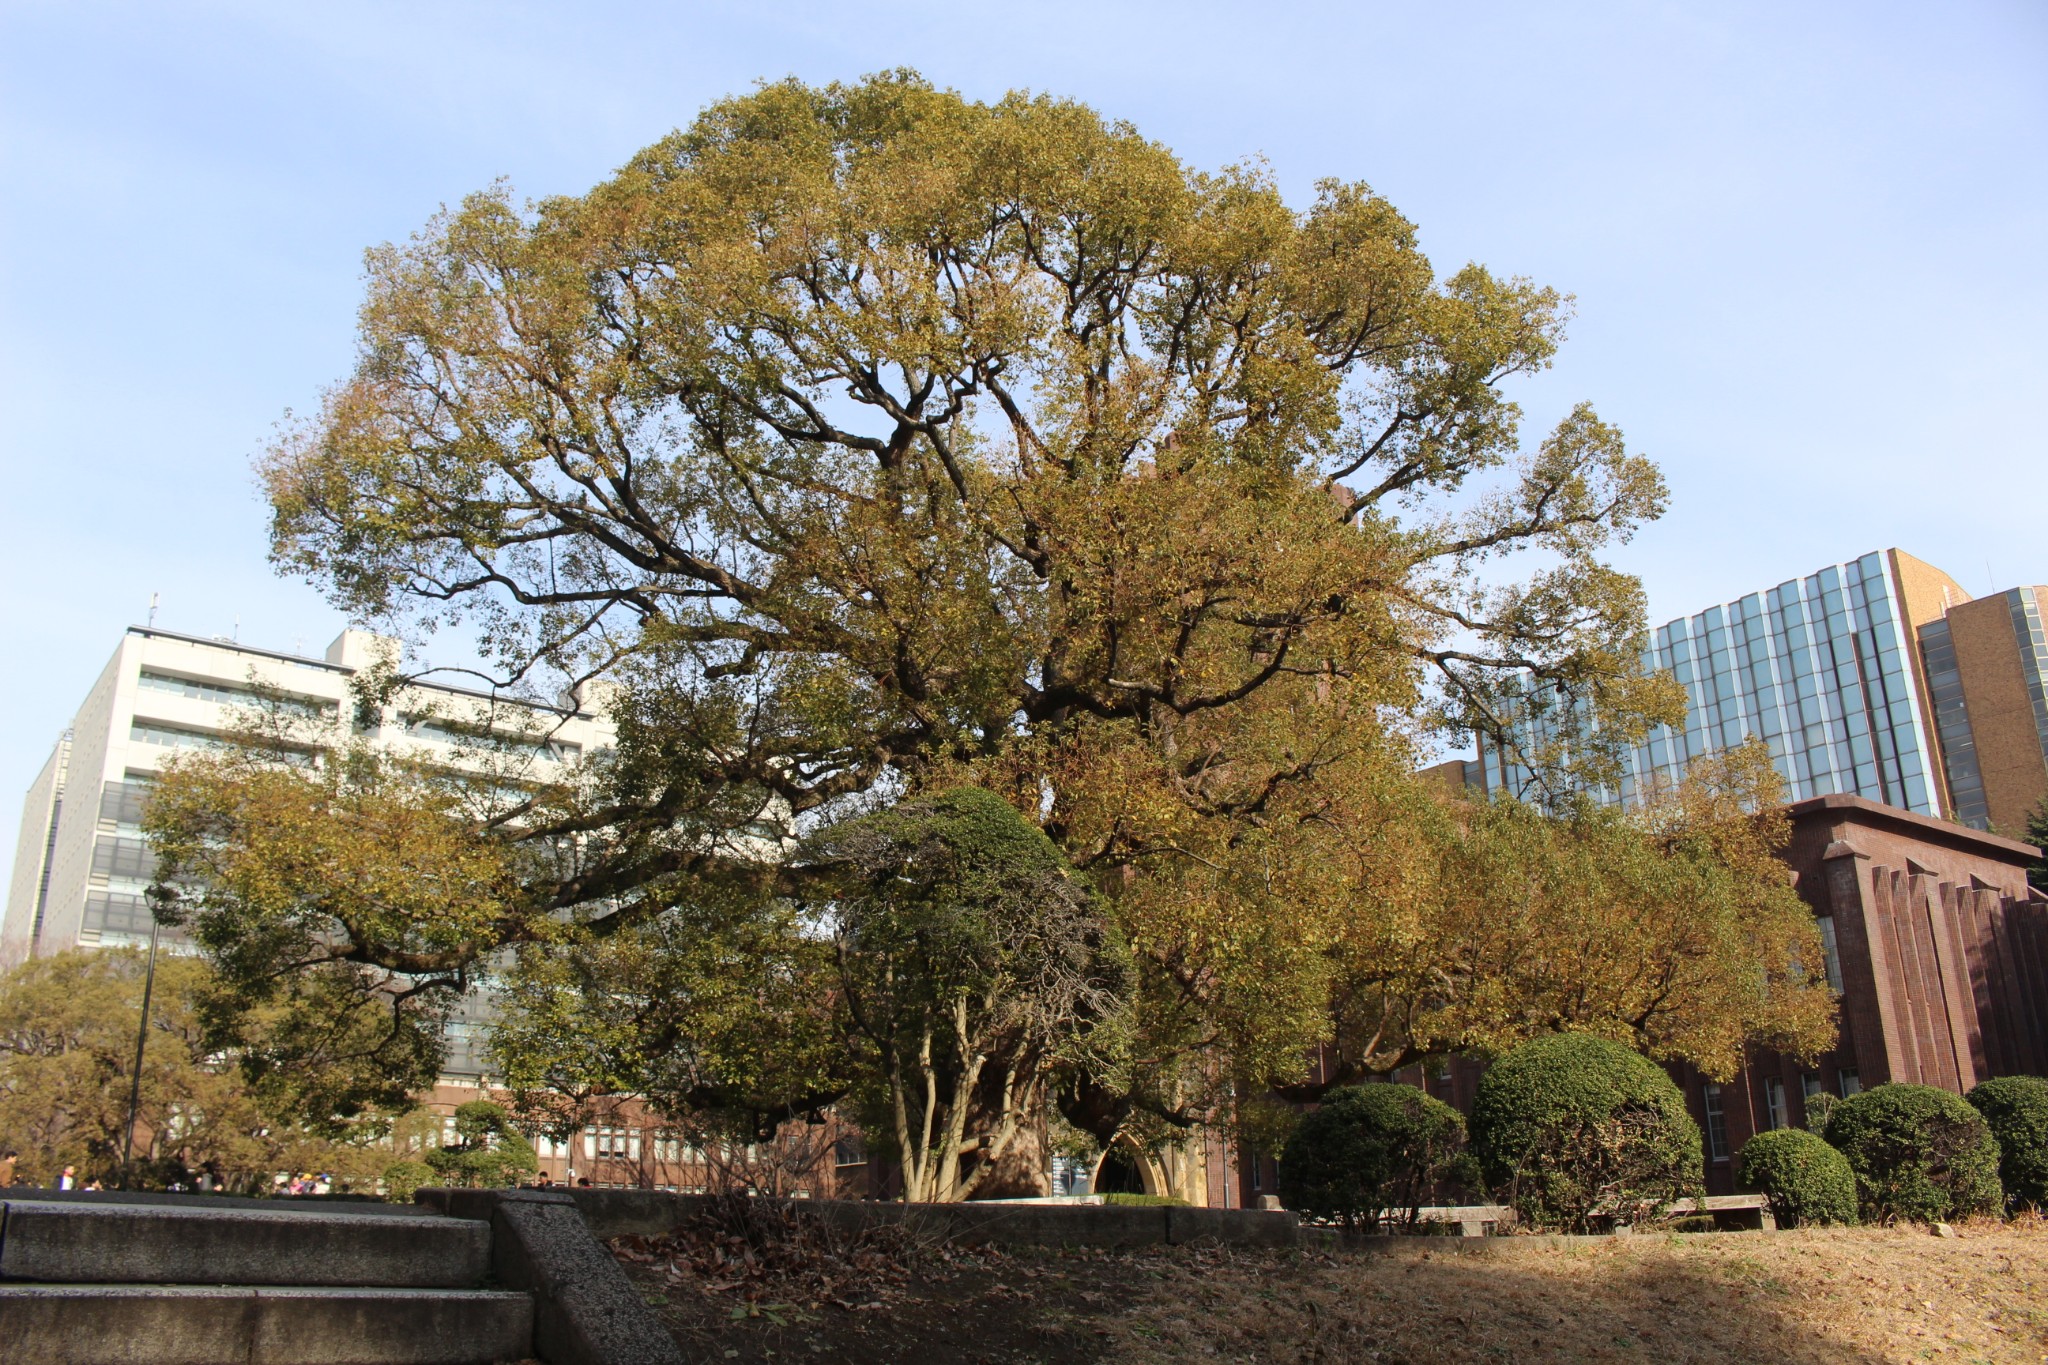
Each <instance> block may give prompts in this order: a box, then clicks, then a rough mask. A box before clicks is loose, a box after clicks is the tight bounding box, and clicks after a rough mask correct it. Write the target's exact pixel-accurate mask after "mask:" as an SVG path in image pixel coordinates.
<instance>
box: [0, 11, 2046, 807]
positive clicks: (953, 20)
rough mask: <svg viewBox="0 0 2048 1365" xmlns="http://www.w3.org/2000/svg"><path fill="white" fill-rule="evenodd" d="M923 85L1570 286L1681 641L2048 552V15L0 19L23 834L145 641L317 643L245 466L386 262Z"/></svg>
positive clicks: (1562, 393)
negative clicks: (1280, 189) (1371, 217)
mask: <svg viewBox="0 0 2048 1365" xmlns="http://www.w3.org/2000/svg"><path fill="white" fill-rule="evenodd" d="M893 66H914V67H916V68H918V69H920V70H922V71H923V72H924V73H925V74H926V75H927V76H928V77H930V78H932V79H933V80H935V81H937V82H939V83H941V84H944V85H950V86H953V87H955V88H957V89H959V90H961V91H963V92H965V93H967V94H969V95H971V96H975V97H982V98H992V97H995V96H998V95H1000V94H1002V93H1003V92H1004V91H1005V90H1008V89H1012V88H1018V87H1025V88H1031V89H1036V90H1045V91H1051V92H1054V93H1058V94H1063V95H1069V96H1074V97H1078V98H1081V99H1084V100H1087V101H1088V102H1090V103H1092V104H1094V105H1095V106H1096V107H1097V108H1099V109H1101V110H1103V111H1104V112H1106V113H1109V114H1112V115H1114V116H1117V117H1121V118H1126V119H1129V120H1131V121H1132V122H1134V123H1135V124H1137V126H1138V127H1139V128H1140V129H1141V130H1143V131H1144V132H1145V133H1146V134H1147V135H1148V136H1150V137H1153V138H1156V139H1158V140H1160V141H1162V142H1164V143H1166V144H1167V145H1169V146H1171V147H1173V148H1174V149H1175V150H1176V151H1177V152H1179V153H1180V154H1181V155H1182V156H1183V157H1184V158H1186V159H1187V160H1189V161H1191V162H1193V163H1195V164H1197V165H1201V166H1216V165H1221V164H1223V163H1226V162H1231V161H1236V160H1240V159H1243V158H1246V157H1250V156H1262V157H1264V158H1265V159H1266V160H1267V161H1268V162H1269V163H1270V165H1271V167H1272V169H1273V171H1274V173H1275V174H1276V175H1277V176H1278V178H1279V180H1280V183H1281V184H1282V185H1283V186H1284V187H1285V188H1286V189H1287V190H1288V192H1289V193H1290V194H1291V195H1293V196H1294V197H1296V198H1297V200H1305V199H1306V197H1307V195H1308V192H1309V187H1310V186H1311V185H1312V184H1313V182H1314V181H1315V180H1317V179H1318V178H1321V177H1324V176H1337V177H1341V178H1345V179H1362V180H1366V181H1368V182H1370V183H1371V184H1372V185H1373V186H1374V187H1375V188H1376V189H1378V190H1379V191H1380V192H1382V193H1383V194H1385V195H1387V196H1388V197H1389V198H1390V199H1392V200H1393V202H1394V203H1395V204H1397V205H1398V206H1399V207H1400V208H1401V209H1402V210H1403V211H1404V212H1405V213H1407V214H1408V215H1409V216H1410V217H1411V218H1413V219H1415V220H1416V221H1417V222H1418V223H1419V225H1420V227H1421V231H1422V237H1423V243H1424V246H1425V249H1426V250H1428V251H1429V253H1430V254H1431V256H1432V257H1433V258H1434V259H1435V260H1436V262H1437V264H1438V266H1439V268H1440V269H1444V270H1449V269H1452V268H1455V267H1456V266H1457V265H1459V264H1461V263H1463V262H1464V261H1467V260H1478V261H1482V262H1484V263H1486V264H1487V265H1488V266H1490V267H1492V268H1493V269H1495V270H1496V271H1500V272H1503V273H1509V274H1522V275H1528V276H1531V277H1533V278H1535V279H1537V280H1539V281H1542V282H1544V283H1547V284H1551V285H1555V286H1557V287H1558V288H1561V289H1564V290H1567V291H1569V292H1571V293H1573V294H1575V295H1576V296H1577V299H1578V305H1577V314H1578V315H1577V320H1576V322H1575V323H1574V325H1573V327H1572V335H1571V340H1570V342H1569V343H1568V345H1567V346H1566V349H1565V351H1564V354H1563V356H1562V358H1561V360H1560V362H1559V363H1558V365H1557V367H1556V368H1555V369H1554V370H1553V371H1552V372H1551V373H1550V374H1548V375H1546V376H1544V377H1542V378H1541V379H1540V380H1539V381H1537V382H1536V383H1534V384H1531V385H1528V386H1525V387H1524V388H1523V390H1522V391H1521V392H1520V393H1519V394H1518V396H1519V397H1520V398H1521V399H1522V400H1523V402H1524V403H1525V405H1526V407H1527V409H1528V412H1529V418H1530V425H1531V428H1532V430H1540V429H1541V428H1543V427H1545V426H1547V425H1548V424H1549V422H1550V421H1554V420H1555V418H1556V417H1557V416H1559V415H1561V414H1562V413H1563V412H1564V411H1565V410H1567V409H1568V408H1569V407H1570V405H1571V404H1572V403H1573V402H1575V401H1577V400H1579V399H1591V400H1592V401H1593V402H1594V403H1595V404H1596V405H1597V406H1598V408H1599V410H1600V412H1601V414H1602V415H1603V416H1604V417H1606V418H1607V419H1608V420H1610V421H1613V422H1615V423H1617V424H1618V425H1620V426H1621V427H1622V428H1623V429H1624V430H1625V431H1626V432H1627V434H1628V436H1629V439H1630V443H1631V444H1632V445H1633V446H1635V447H1637V448H1639V449H1641V450H1644V451H1646V452H1648V453H1649V454H1651V455H1653V456H1655V457H1657V458H1658V459H1659V460H1660V461H1661V462H1662V464H1663V466H1664V469H1665V473H1666V476H1667V477H1668V479H1669V480H1670V483H1671V486H1672V490H1673V495H1674V502H1673V508H1672V511H1671V513H1670V515H1669V516H1668V517H1666V518H1665V520H1664V521H1662V522H1660V523H1658V524H1657V525H1655V526H1653V527H1651V528H1650V529H1649V530H1647V531H1646V532H1644V533H1643V534H1642V535H1641V536H1640V537H1639V538H1638V540H1637V541H1636V542H1635V543H1634V544H1633V545H1631V546H1629V547H1627V548H1626V549H1625V550H1624V551H1623V552H1622V553H1621V554H1620V555H1619V560H1620V562H1621V563H1622V564H1623V565H1624V566H1625V567H1627V568H1629V569H1630V570H1632V571H1634V572H1637V573H1640V574H1642V575H1643V577H1644V579H1645V582H1646V584H1647V586H1648V589H1649V595H1650V600H1651V607H1652V613H1653V616H1654V618H1655V619H1659V620H1661V619H1664V618H1667V617H1670V616H1673V615H1677V614H1679V613H1682V612H1686V611H1691V610H1696V609H1698V608H1700V607H1702V606H1705V605H1707V604H1709V603H1712V602H1717V601H1721V600H1724V599H1725V598H1728V597H1732V596H1735V595H1737V594H1739V593H1742V592H1746V591H1750V590H1752V589H1756V588H1760V587H1764V586H1768V585H1770V584H1773V583H1777V582H1779V581H1782V580H1783V579H1786V578H1788V577H1791V576H1794V575H1796V574H1801V573H1805V572H1809V571H1811V570H1812V569H1814V568H1816V567H1818V566H1820V565H1821V564H1823V563H1829V562H1834V561H1837V560H1841V559H1846V558H1849V557H1852V556H1854V555H1857V554H1861V553H1863V552H1865V551H1868V550H1871V549H1874V548H1878V547H1881V546H1886V545H1892V544H1897V545H1900V546H1903V547H1904V548H1906V549H1908V550H1910V551H1911V552H1913V553H1915V554H1918V555H1920V556H1921V557H1922V558H1925V559H1928V560H1931V561H1932V562H1934V563H1936V564H1939V565H1941V566H1943V567H1945V568H1947V569H1948V570H1949V571H1950V572H1951V573H1953V574H1955V575H1956V576H1957V577H1958V578H1959V579H1961V581H1962V582H1963V583H1964V585H1965V586H1966V587H1968V588H1969V589H1970V590H1971V591H1973V592H1982V591H1985V590H1987V589H1988V588H1990V587H1993V586H1997V587H2000V588H2003V587H2006V586H2010V585H2011V584H2013V583H2016V582H2021V581H2026V582H2036V581H2042V580H2048V535H2044V534H2043V528H2044V525H2048V438H2044V436H2043V434H2042V427H2041V425H2040V422H2039V413H2038V409H2039V408H2040V406H2041V398H2042V395H2043V392H2044V387H2043V375H2044V374H2048V326H2044V325H2043V320H2044V318H2048V252H2044V246H2048V153H2044V145H2043V144H2044V136H2048V5H2044V4H2042V3H2040V0H2011V2H2010V3H1967V2H1952V3H1945V4H1941V5H1926V4H1919V5H1907V4H1883V3H1857V4H1834V3H1801V4H1784V3H1775V4H1742V3H1732V2H1730V0H1717V2H1716V3H1705V2H1702V3H1695V4H1669V3H1654V2H1652V0H1643V2H1642V3H1634V4H1606V5H1603V4H1577V5H1573V4H1547V5H1528V4H1456V3H1440V4H1430V5H1417V4H1413V3H1408V4H1388V3H1353V4H1293V5H1285V4H1282V5H1272V6H1269V7H1267V8H1265V9H1254V8H1252V7H1249V6H1242V5H1236V6H1226V5H1206V4H1200V3H1187V2H1186V0H1183V3H1177V4H1137V3H1117V2H1116V0H1094V3H1085V4H1068V3H1039V4H1034V5H1004V6H982V5H975V4H971V3H953V4H924V3H885V2H875V3H869V4H865V5H857V6H856V5H840V6H827V5H817V4H810V3H783V4H773V5H769V4H694V5H692V4H671V5H652V4H626V3H601V2H588V0H587V2H586V3H583V4H580V5H574V6H568V5H554V6H542V5H525V4H517V3H496V4H487V5H486V4H439V3H427V2H426V0H414V2H413V3H410V4H404V5H396V4H393V5H384V4H370V3H364V4H355V5H347V6H342V5H325V4H318V3H307V2H305V0H300V2H298V3H292V4H277V3H269V4H261V5H258V4H202V3H184V4H177V5H167V4H162V3H157V4H137V5H117V4H96V3H91V2H90V0H68V2H66V3H50V4H40V3H27V2H26V0H5V3H0V186H4V191H0V405H4V407H0V411H4V420H0V465H4V480H0V489H4V490H5V494H6V499H7V503H8V516H7V518H6V528H7V535H8V538H9V544H8V551H9V553H8V556H7V560H6V565H7V572H6V573H5V574H4V576H0V639H4V640H6V641H7V642H8V647H9V648H10V650H11V651H12V652H13V654H14V657H15V658H16V659H17V660H20V661H23V663H22V664H20V665H17V667H15V668H13V669H10V670H8V671H7V672H6V674H5V675H4V676H5V683H4V687H5V693H4V696H5V701H6V707H5V712H4V713H5V714H6V716H7V718H8V724H7V726H6V728H5V731H4V734H0V830H4V831H5V833H6V835H7V838H6V841H5V844H4V845H0V846H11V843H12V833H13V830H14V827H15V821H16V819H17V818H18V817H17V812H18V803H19V800H20V793H21V791H22V790H23V789H24V788H25V787H26V786H27V784H28V782H29V780H30V779H31V777H32V776H33V775H34V772H35V769H36V768H37V766H38V765H39V764H40V762H41V759H42V757H43V755H44V754H45V753H46V752H47V750H48V746H49V745H50V743H51V742H52V741H53V740H54V738H55V736H56V734H57V732H58V731H59V730H60V729H61V728H62V727H63V725H64V724H65V722H66V721H67V720H68V719H69V717H70V715H71V713H72V711H73V710H74V709H75V708H76V706H77V704H78V702H79V701H80V700H81V699H82V698H83V696H84V693H85V690H86V687H87V686H88V685H89V683H90V682H91V680H92V678H93V677H94V676H95V674H96V673H97V672H98V670H99V668H100V667H101V665H102V664H103V663H104V662H105V660H106V658H107V656H108V655H109V654H110V653H111V652H112V650H113V648H114V644H115V641H116V639H117V637H118V634H119V632H120V630H121V628H122V627H123V626H126V625H128V624H130V623H131V622H137V621H139V620H140V619H141V618H142V616H143V615H144V613H145V611H146V610H147V606H148V602H149V598H150V594H151V593H152V592H155V593H158V594H161V597H162V608H161V612H160V614H159V617H158V620H159V623H160V624H162V625H163V626H166V627H168V628H171V629H176V630H184V631H189V632H193V633H197V634H206V635H214V634H228V633H230V632H231V631H235V630H239V633H240V638H241V639H242V640H244V641H246V642H249V643H254V644H259V645H264V646H268V647H272V648H282V649H292V648H294V647H301V646H302V647H303V648H305V649H307V650H309V651H317V650H318V649H319V648H321V647H322V646H323V645H324V644H325V643H326V641H327V640H328V639H329V638H330V637H331V636H332V635H333V634H334V632H335V631H336V630H338V629H339V628H340V626H341V625H342V624H343V623H342V622H341V620H340V619H339V618H338V617H337V616H336V615H335V614H334V613H333V612H332V611H331V610H330V609H329V608H328V607H327V606H326V605H325V604H324V603H323V602H322V601H321V600H320V598H319V596H318V594H317V593H316V592H314V590H313V589H311V588H309V587H307V586H305V585H303V584H299V583H294V582H287V581H284V580H280V579H278V578H276V577H274V576H273V575H272V574H271V572H270V571H269V568H268V566H267V564H266V563H265V559H264V535H263V513H262V507H261V505H260V503H259V501H258V499H257V496H256V493H255V489H254V486H253V483H252V480H251V477H250V474H249V460H250V457H251V456H252V455H253V454H255V453H256V452H257V451H258V450H259V449H260V448H261V447H262V445H263V444H264V442H265V440H266V438H267V436H268V434H269V432H270V430H271V428H272V427H273V425H274V424H275V423H276V422H277V421H278V420H279V419H280V418H281V417H282V415H283V414H284V411H285V410H286V409H287V408H293V407H296V408H298V409H300V410H305V409H307V408H310V407H311V406H313V405H314V403H315V402H316V401H317V398H318V395H319V392H320V390H321V388H322V387H323V385H325V384H327V383H329V382H331V381H333V380H335V379H336V378H338V377H340V376H341V375H342V373H343V372H344V371H345V370H346V368H347V366H348V364H349V361H350V357H351V354H352V346H353V319H354V310H355V307H356V304H357V302H358V298H359V292H360V284H361V254H362V251H363V249H364V248H365V247H367V246H370V245H372V244H374V243H378V242H382V241H386V240H390V239H393V238H397V237H403V236H404V235H406V234H407V233H409V232H411V231H412V230H414V229H415V228H417V227H418V226H419V225H420V224H421V223H422V222H423V221H424V220H425V219H426V218H427V216H428V215H429V214H431V213H432V212H433V211H434V210H435V208H436V207H437V206H438V205H439V204H441V203H443V202H446V201H452V200H454V199H456V198H458V197H460V196H461V195H462V194H464V193H466V192H467V191H469V190H472V189H476V188H479V187H481V186H484V185H486V184H488V183H490V182H491V181H492V180H494V179H497V178H499V177H504V178H506V179H507V180H509V181H510V182H511V184H512V185H513V186H514V188H515V189H516V190H518V191H519V192H521V193H523V194H528V195H535V196H538V195H542V194H553V193H574V192H580V191H582V190H584V189H587V188H588V187H589V186H590V185H592V184H593V183H595V182H596V181H598V180H599V179H601V178H603V177H604V176H605V175H606V174H607V173H608V172H609V171H610V170H611V169H612V168H614V167H615V166H617V165H618V164H619V163H620V162H621V161H623V160H624V159H625V158H626V157H627V156H628V155H630V154H631V153H632V152H633V151H634V150H636V149H637V148H639V147H641V146H643V145H645V144H646V143H648V142H651V141H653V140H654V139H655V138H657V137H659V136H660V135H661V134H663V133H664V132H666V131H667V130H669V129H670V128H672V127H675V126H678V125H681V124H685V123H688V122H689V121H690V119H691V118H692V117H693V116H694V115H695V113H696V111H697V110H698V109H699V108H700V107H701V106H702V105H704V104H705V103H706V102H707V101H709V100H712V99H715V98H717V97H719V96H721V95H725V94H729V93H733V92H738V91H743V90H745V89H746V88H748V87H749V86H750V85H751V84H752V83H753V82H754V81H755V80H757V79H761V78H770V79H772V78H778V77H781V76H784V75H790V74H794V75H797V76H800V77H802V78H804V79H806V80H811V81H824V80H830V79H835V78H851V77H855V76H858V75H860V74H862V73H864V72H869V71H874V70H878V69H882V68H885V67H893Z"/></svg>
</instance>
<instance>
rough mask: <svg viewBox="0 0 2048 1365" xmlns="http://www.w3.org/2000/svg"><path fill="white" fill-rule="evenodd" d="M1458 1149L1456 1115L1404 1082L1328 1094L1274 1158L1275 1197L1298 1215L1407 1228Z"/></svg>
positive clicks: (1460, 1128) (1460, 1137)
mask: <svg viewBox="0 0 2048 1365" xmlns="http://www.w3.org/2000/svg"><path fill="white" fill-rule="evenodd" d="M1464 1147H1465V1120H1464V1117H1463V1116H1462V1115H1460V1114H1459V1113H1458V1111H1457V1110H1455V1109H1453V1108H1451V1107H1450V1106H1449V1105H1447V1104H1445V1103H1443V1102H1442V1101H1441V1100H1437V1099H1433V1098H1431V1097H1430V1096H1429V1095H1427V1094H1425V1093H1423V1092H1422V1091H1420V1090H1418V1089H1416V1088H1415V1087H1414V1086H1411V1085H1360V1086H1350V1087H1347V1088H1345V1089H1342V1090H1333V1091H1331V1092H1330V1093H1329V1094H1328V1095H1326V1096H1324V1098H1323V1103H1322V1106H1321V1107H1320V1108H1318V1109H1316V1110H1315V1111H1314V1112H1313V1113H1310V1114H1309V1115H1308V1116H1307V1117H1305V1118H1303V1119H1302V1121H1301V1125H1300V1126H1299V1127H1297V1128H1296V1129H1295V1130H1294V1135H1293V1137H1291V1138H1289V1139H1288V1142H1287V1148H1286V1151H1285V1152H1284V1154H1283V1155H1282V1157H1281V1159H1280V1197H1281V1199H1282V1201H1283V1202H1284V1203H1286V1205H1287V1207H1289V1208H1291V1209H1294V1210H1296V1211H1297V1212H1299V1213H1301V1214H1302V1215H1303V1216H1304V1217H1308V1218H1314V1219H1317V1220H1320V1221H1325V1222H1334V1223H1340V1224H1342V1225H1343V1226H1345V1227H1348V1228H1359V1227H1362V1228H1375V1227H1378V1226H1379V1224H1380V1222H1381V1221H1382V1220H1383V1219H1385V1218H1386V1217H1387V1216H1388V1215H1390V1214H1394V1215H1398V1216H1399V1217H1400V1220H1401V1221H1402V1222H1403V1223H1404V1224H1405V1225H1407V1226H1409V1227H1413V1226H1414V1225H1415V1223H1416V1221H1417V1220H1418V1218H1419V1217H1420V1216H1421V1208H1422V1204H1423V1202H1424V1200H1426V1199H1427V1198H1428V1197H1429V1196H1430V1195H1431V1193H1432V1192H1433V1191H1434V1190H1435V1189H1436V1188H1437V1186H1438V1185H1439V1184H1441V1183H1442V1182H1443V1181H1444V1180H1445V1179H1446V1178H1447V1177H1448V1176H1449V1174H1450V1173H1451V1170H1452V1168H1453V1167H1454V1166H1455V1165H1456V1163H1457V1161H1458V1158H1459V1156H1460V1155H1461V1154H1462V1153H1463V1151H1464Z"/></svg>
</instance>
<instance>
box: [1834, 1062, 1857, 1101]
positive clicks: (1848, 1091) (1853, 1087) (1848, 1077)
mask: <svg viewBox="0 0 2048 1365" xmlns="http://www.w3.org/2000/svg"><path fill="white" fill-rule="evenodd" d="M1836 1076H1837V1079H1838V1080H1840V1081H1841V1083H1842V1098H1843V1099H1845V1100H1846V1099H1848V1098H1849V1097H1850V1096H1851V1095H1857V1094H1861V1093H1862V1091H1863V1078H1862V1077H1861V1076H1859V1075H1857V1074H1856V1068H1855V1067H1853V1066H1845V1067H1843V1068H1842V1069H1841V1071H1840V1072H1838V1073H1836Z"/></svg>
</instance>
